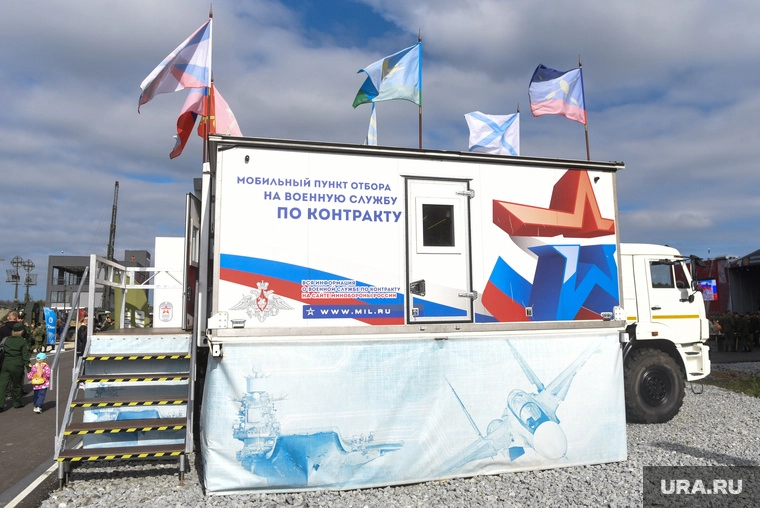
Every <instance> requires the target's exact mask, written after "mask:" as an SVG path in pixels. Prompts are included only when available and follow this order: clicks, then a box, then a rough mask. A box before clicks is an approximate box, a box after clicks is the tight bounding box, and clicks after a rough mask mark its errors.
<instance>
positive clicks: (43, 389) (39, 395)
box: [26, 353, 50, 414]
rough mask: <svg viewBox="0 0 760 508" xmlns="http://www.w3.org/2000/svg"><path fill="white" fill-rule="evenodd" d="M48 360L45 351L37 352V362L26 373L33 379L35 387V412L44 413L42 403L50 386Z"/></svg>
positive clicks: (33, 386)
mask: <svg viewBox="0 0 760 508" xmlns="http://www.w3.org/2000/svg"><path fill="white" fill-rule="evenodd" d="M46 360H47V355H46V354H45V353H37V363H36V364H34V365H33V366H32V369H31V370H30V371H29V374H27V375H26V377H28V378H29V379H30V380H31V382H32V388H33V389H34V412H35V413H37V414H40V413H42V404H43V403H44V402H45V395H46V394H47V389H48V388H49V387H50V366H49V365H48V364H47V362H46Z"/></svg>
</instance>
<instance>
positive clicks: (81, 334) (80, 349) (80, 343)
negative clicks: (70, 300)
mask: <svg viewBox="0 0 760 508" xmlns="http://www.w3.org/2000/svg"><path fill="white" fill-rule="evenodd" d="M86 346H87V316H85V317H84V318H82V322H81V324H80V325H79V329H78V330H77V356H82V355H83V354H84V350H85V348H86Z"/></svg>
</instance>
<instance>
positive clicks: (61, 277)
mask: <svg viewBox="0 0 760 508" xmlns="http://www.w3.org/2000/svg"><path fill="white" fill-rule="evenodd" d="M116 262H117V263H119V264H121V265H123V266H136V267H142V266H145V267H148V266H151V259H150V252H148V251H145V250H125V251H124V260H123V261H116ZM89 265H90V256H49V257H48V275H47V288H46V291H45V306H46V307H51V308H53V309H55V310H56V313H59V314H60V312H62V311H68V310H69V309H71V306H72V302H73V300H74V296H75V295H76V293H77V290H78V289H79V284H80V283H81V282H82V277H83V276H84V271H85V268H87V267H88V266H89ZM88 277H89V276H88ZM140 277H145V274H142V273H139V272H138V273H137V274H136V278H138V280H137V282H143V281H144V280H139V278H140ZM104 296H105V295H104V293H103V286H100V285H98V289H97V290H96V294H95V308H96V309H104V308H105V307H109V308H110V306H111V305H113V304H112V303H111V304H110V305H105V304H104ZM88 298H89V278H88V279H87V280H86V281H85V283H84V286H83V287H82V293H81V294H80V296H79V305H78V307H86V306H87V300H88ZM106 310H109V309H106Z"/></svg>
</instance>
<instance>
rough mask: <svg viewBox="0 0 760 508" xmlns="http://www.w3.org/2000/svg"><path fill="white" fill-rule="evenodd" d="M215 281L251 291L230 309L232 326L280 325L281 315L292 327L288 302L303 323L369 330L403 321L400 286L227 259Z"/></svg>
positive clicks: (275, 263) (286, 265)
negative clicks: (341, 323) (332, 322)
mask: <svg viewBox="0 0 760 508" xmlns="http://www.w3.org/2000/svg"><path fill="white" fill-rule="evenodd" d="M219 278H220V280H221V281H226V282H231V283H234V284H238V285H241V286H247V287H248V288H250V289H249V290H248V291H246V292H245V293H243V294H241V295H240V297H239V300H237V301H236V302H234V303H233V304H232V305H230V306H229V307H228V310H229V311H235V313H234V315H233V316H231V318H232V320H233V323H234V322H235V321H236V320H237V319H243V320H245V322H246V323H248V322H251V323H253V324H255V322H259V323H264V322H265V321H266V323H267V325H268V326H278V324H279V322H278V319H276V318H278V317H282V314H284V313H287V314H288V318H289V319H287V321H288V322H289V323H292V319H293V318H295V315H293V314H292V313H290V312H289V311H294V310H295V309H294V307H293V306H292V305H291V303H290V302H289V300H292V301H295V302H301V303H303V304H304V305H303V307H302V311H301V313H300V316H299V317H300V318H301V319H304V320H324V319H351V320H355V321H356V322H357V324H360V323H363V324H368V325H395V324H403V322H404V297H403V295H402V294H401V293H400V290H401V288H400V287H393V286H391V287H381V286H375V285H371V284H368V283H365V282H362V281H357V280H353V279H348V278H345V277H342V276H340V275H337V274H334V273H328V272H323V271H320V270H314V269H310V268H306V267H304V266H299V265H294V264H290V263H282V262H279V261H272V260H268V259H262V258H253V257H246V256H236V255H231V254H222V255H221V256H220V273H219ZM239 316H247V317H248V318H252V319H246V318H245V317H239ZM253 319H255V320H256V321H253ZM282 324H283V326H284V325H286V324H287V323H285V322H284V321H283V323H282Z"/></svg>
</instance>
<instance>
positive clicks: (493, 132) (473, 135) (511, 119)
mask: <svg viewBox="0 0 760 508" xmlns="http://www.w3.org/2000/svg"><path fill="white" fill-rule="evenodd" d="M464 118H465V120H467V126H468V127H469V128H470V151H471V152H482V153H495V154H500V155H520V113H515V114H513V115H486V114H484V113H481V112H480V111H475V112H473V113H467V114H466V115H464Z"/></svg>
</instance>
